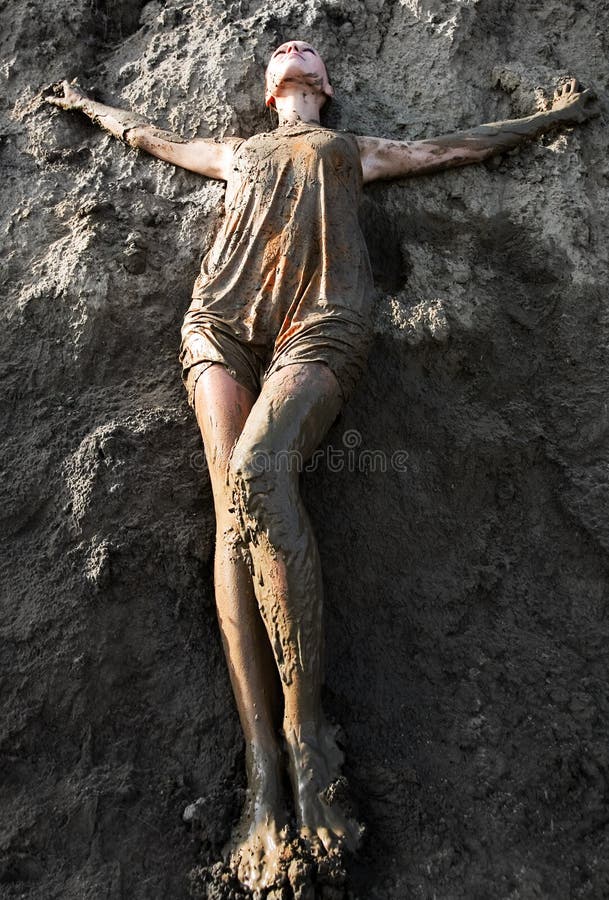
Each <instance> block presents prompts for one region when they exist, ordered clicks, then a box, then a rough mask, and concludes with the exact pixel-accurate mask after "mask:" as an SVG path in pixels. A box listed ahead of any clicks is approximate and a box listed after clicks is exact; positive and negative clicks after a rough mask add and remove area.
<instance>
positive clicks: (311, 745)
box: [284, 723, 362, 854]
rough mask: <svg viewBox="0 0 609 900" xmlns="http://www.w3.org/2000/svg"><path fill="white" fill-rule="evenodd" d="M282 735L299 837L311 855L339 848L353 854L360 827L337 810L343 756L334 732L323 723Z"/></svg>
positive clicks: (293, 727) (340, 810) (294, 727)
mask: <svg viewBox="0 0 609 900" xmlns="http://www.w3.org/2000/svg"><path fill="white" fill-rule="evenodd" d="M284 733H285V738H286V744H287V748H288V754H289V758H290V777H291V780H292V789H293V792H294V804H295V807H296V818H297V821H298V826H299V828H300V834H301V836H302V837H303V839H304V840H305V841H306V842H307V843H308V844H310V846H311V848H312V850H313V851H317V852H320V853H322V854H330V853H332V852H336V851H338V850H340V849H342V848H343V847H346V848H347V849H348V850H351V851H353V850H355V848H356V847H357V845H358V843H359V841H360V838H361V834H362V827H361V825H359V823H358V822H356V821H355V819H353V818H351V817H350V816H349V815H348V814H347V813H346V812H345V811H344V810H343V809H341V806H340V804H339V802H338V798H337V796H336V794H337V793H338V792H339V791H337V787H338V786H342V785H343V784H344V779H341V776H340V767H341V763H342V761H343V754H342V752H341V751H340V750H339V748H338V746H337V744H336V739H335V736H334V729H332V728H331V727H330V726H329V725H327V724H326V723H323V724H322V725H320V726H317V727H316V726H313V725H298V726H291V727H290V728H286V730H285V732H284Z"/></svg>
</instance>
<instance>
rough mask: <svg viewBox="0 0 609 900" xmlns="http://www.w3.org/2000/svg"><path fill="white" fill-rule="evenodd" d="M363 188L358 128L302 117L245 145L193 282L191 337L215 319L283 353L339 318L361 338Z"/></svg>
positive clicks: (367, 278)
mask: <svg viewBox="0 0 609 900" xmlns="http://www.w3.org/2000/svg"><path fill="white" fill-rule="evenodd" d="M361 187H362V169H361V162H360V154H359V149H358V146H357V142H356V139H355V138H354V137H353V135H350V134H347V133H344V132H340V131H333V130H331V129H328V128H323V127H321V126H319V125H315V124H306V123H299V124H296V125H284V126H279V127H278V128H277V129H276V130H275V131H272V132H268V133H263V134H257V135H254V136H253V137H251V138H249V139H248V140H245V141H243V142H242V143H241V144H238V145H237V146H236V149H235V152H234V158H233V168H232V172H231V174H230V177H229V179H228V181H227V190H226V200H225V205H226V215H225V218H224V220H223V222H222V225H221V227H220V230H219V231H218V233H217V235H216V237H215V240H214V242H213V245H212V247H211V249H210V250H209V252H208V253H207V255H206V256H205V258H204V260H203V263H202V266H201V273H200V275H199V277H198V278H197V280H196V282H195V287H194V291H193V300H192V304H191V306H190V308H189V310H188V312H187V314H186V318H185V321H184V326H183V329H182V334H183V338H184V340H186V341H187V340H188V336H189V333H190V332H193V333H194V332H195V331H196V328H197V323H198V322H202V321H205V322H208V323H209V322H210V321H214V320H215V321H217V322H218V323H222V327H223V328H224V329H226V328H227V327H228V328H230V331H231V332H232V333H233V334H234V335H235V337H237V338H238V339H239V340H241V341H243V342H244V343H246V344H253V345H255V346H261V347H267V348H268V347H269V346H272V345H274V349H275V351H276V352H277V351H281V348H282V346H284V345H290V346H293V344H294V340H295V339H296V340H299V335H301V336H302V340H307V335H308V334H310V335H311V338H310V339H311V340H315V341H317V342H319V340H320V334H323V328H322V329H320V328H319V327H317V326H318V325H322V326H323V323H324V321H325V322H328V320H332V322H331V323H329V324H330V331H332V332H333V333H336V330H337V328H340V323H342V324H343V325H344V329H345V330H344V340H345V341H346V342H347V343H349V341H350V340H351V339H350V337H349V336H350V335H351V334H352V335H353V339H352V340H353V342H354V344H357V343H358V342H359V343H361V338H360V336H361V334H362V332H363V331H365V330H367V329H368V319H369V306H370V302H371V296H372V279H371V274H370V264H369V260H368V253H367V249H366V246H365V243H364V238H363V235H362V233H361V230H360V226H359V220H358V205H359V198H360V193H361ZM353 351H354V354H355V355H357V354H358V353H359V352H360V351H359V348H358V347H356V346H354V347H353ZM191 361H192V360H191ZM354 362H355V360H354Z"/></svg>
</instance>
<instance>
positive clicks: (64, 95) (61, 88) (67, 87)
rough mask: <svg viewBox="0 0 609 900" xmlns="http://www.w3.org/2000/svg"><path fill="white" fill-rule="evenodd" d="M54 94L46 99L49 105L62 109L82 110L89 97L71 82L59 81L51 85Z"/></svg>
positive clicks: (48, 95)
mask: <svg viewBox="0 0 609 900" xmlns="http://www.w3.org/2000/svg"><path fill="white" fill-rule="evenodd" d="M51 90H52V91H53V93H52V94H47V96H46V97H45V98H44V99H45V100H46V101H47V103H52V104H53V106H59V108H60V109H82V108H83V106H84V104H85V102H86V101H87V100H89V99H90V98H89V96H88V95H87V94H85V92H84V91H82V90H81V89H80V88H79V87H78V85H77V84H75V83H74V82H72V83H70V82H69V81H61V82H60V81H58V82H56V83H55V84H53V85H51Z"/></svg>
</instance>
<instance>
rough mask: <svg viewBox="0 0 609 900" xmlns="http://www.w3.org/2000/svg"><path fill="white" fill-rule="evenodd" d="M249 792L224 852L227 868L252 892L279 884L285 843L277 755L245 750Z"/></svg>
mask: <svg viewBox="0 0 609 900" xmlns="http://www.w3.org/2000/svg"><path fill="white" fill-rule="evenodd" d="M246 756H247V759H246V764H247V777H248V790H247V800H246V803H245V807H244V810H243V814H242V816H241V819H240V821H239V823H238V825H237V826H236V828H235V830H234V831H233V834H232V837H231V840H230V841H229V843H228V844H227V845H226V847H225V848H224V852H225V854H226V856H227V858H228V865H229V867H230V869H231V870H232V871H233V872H234V873H235V875H236V877H237V878H238V880H239V881H240V882H241V884H244V885H246V886H247V887H249V888H250V889H251V890H252V891H258V890H262V889H264V888H268V887H271V886H272V885H273V884H275V883H277V882H278V881H279V880H280V874H281V861H282V859H283V856H284V853H285V847H286V842H287V826H286V821H287V817H286V813H285V808H284V805H283V801H282V792H281V769H280V763H279V752H278V751H270V752H269V751H264V750H261V749H260V748H255V747H251V746H250V747H248V749H247V753H246Z"/></svg>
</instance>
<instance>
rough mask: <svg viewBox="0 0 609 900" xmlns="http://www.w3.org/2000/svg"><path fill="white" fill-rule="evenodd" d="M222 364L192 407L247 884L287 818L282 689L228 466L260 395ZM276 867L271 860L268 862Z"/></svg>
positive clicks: (201, 385) (257, 875)
mask: <svg viewBox="0 0 609 900" xmlns="http://www.w3.org/2000/svg"><path fill="white" fill-rule="evenodd" d="M255 399H256V398H255V396H254V394H252V393H251V392H250V391H248V390H247V389H246V388H244V387H243V386H242V385H240V384H239V383H238V382H237V381H235V379H234V378H232V376H231V375H230V374H229V373H228V372H227V370H226V369H225V368H224V367H223V366H221V365H212V366H210V368H208V369H206V370H205V371H204V372H203V374H202V375H201V376H200V377H199V379H198V381H197V385H196V391H195V412H196V415H197V421H198V423H199V427H200V429H201V434H202V436H203V443H204V446H205V455H206V458H207V464H208V468H209V474H210V478H211V485H212V491H213V497H214V506H215V511H216V552H215V560H214V584H215V596H216V608H217V613H218V621H219V624H220V631H221V634H222V642H223V645H224V652H225V655H226V659H227V663H228V669H229V673H230V678H231V683H232V687H233V691H234V694H235V699H236V701H237V708H238V711H239V717H240V720H241V726H242V728H243V733H244V736H245V741H246V764H247V776H248V802H247V804H246V808H245V810H244V817H243V820H242V826H243V829H242V830H243V832H244V833H243V834H241V835H239V836H238V843H237V845H236V849H237V850H238V855H239V858H240V860H241V862H240V863H239V865H240V877H241V879H242V880H243V881H245V882H246V883H248V884H250V886H252V887H254V886H264V882H265V881H266V880H268V881H269V883H270V882H271V881H272V877H273V873H272V872H266V871H263V870H266V869H267V868H268V867H269V863H270V860H269V857H271V856H272V855H273V852H274V851H275V848H276V845H277V844H278V843H279V838H278V830H279V829H280V828H281V826H282V825H283V824H284V816H285V814H284V809H283V802H282V797H281V780H282V779H281V752H280V749H279V746H278V743H277V735H278V729H279V726H280V721H281V690H280V686H279V679H278V676H277V668H276V665H275V661H274V658H273V654H272V651H271V647H270V644H269V640H268V637H267V634H266V631H265V628H264V625H263V622H262V619H261V618H260V612H259V609H258V605H257V602H256V599H255V596H254V591H253V587H252V577H251V574H250V571H249V568H248V564H247V562H246V559H245V558H244V554H243V544H242V541H241V538H240V536H239V531H238V527H237V521H236V517H235V512H234V505H233V497H232V490H231V488H230V487H229V485H228V479H227V473H228V464H229V458H230V454H231V451H232V449H233V447H234V445H235V442H236V441H237V439H238V437H239V435H240V434H241V431H242V429H243V426H244V423H245V421H246V419H247V417H248V415H249V413H250V410H251V409H252V406H253V405H254V402H255ZM270 868H271V869H272V868H273V865H272V864H271V865H270Z"/></svg>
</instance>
